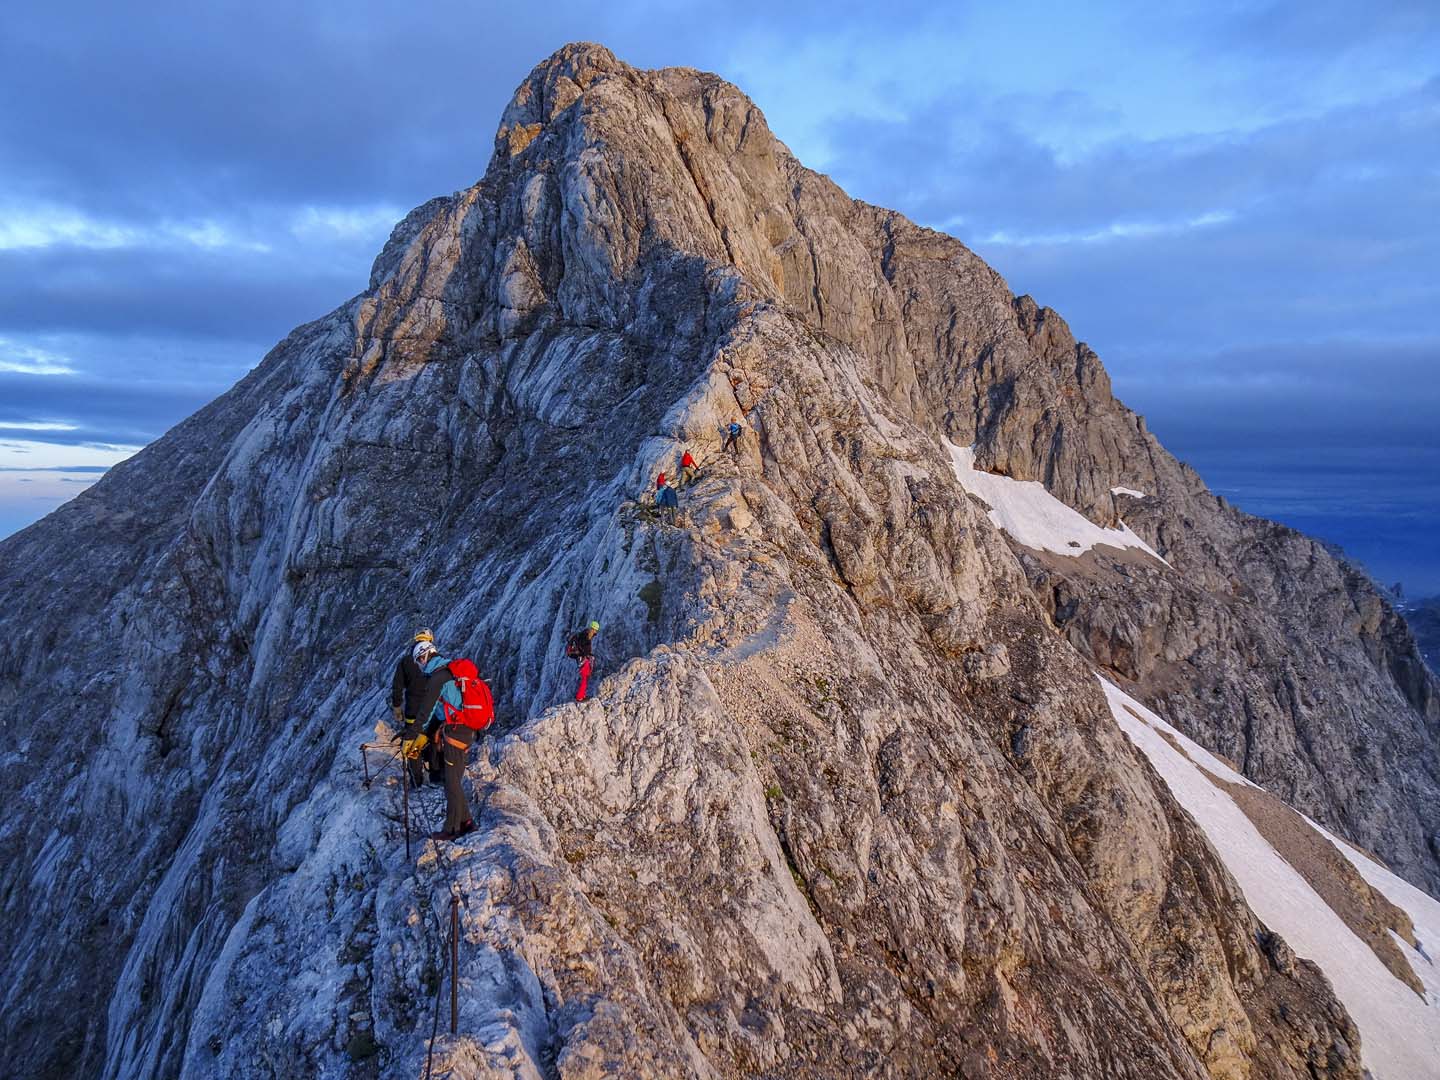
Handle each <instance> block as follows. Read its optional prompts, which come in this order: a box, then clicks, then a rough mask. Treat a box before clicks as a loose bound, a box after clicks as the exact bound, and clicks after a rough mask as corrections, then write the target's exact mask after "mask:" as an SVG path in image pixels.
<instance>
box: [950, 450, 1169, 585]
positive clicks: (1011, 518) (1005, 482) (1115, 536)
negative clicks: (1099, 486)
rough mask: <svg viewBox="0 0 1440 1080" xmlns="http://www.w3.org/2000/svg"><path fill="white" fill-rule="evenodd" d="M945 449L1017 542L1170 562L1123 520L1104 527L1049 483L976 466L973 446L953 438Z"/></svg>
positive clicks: (1063, 551) (964, 483)
mask: <svg viewBox="0 0 1440 1080" xmlns="http://www.w3.org/2000/svg"><path fill="white" fill-rule="evenodd" d="M945 447H946V449H947V450H949V451H950V461H951V463H952V464H953V465H954V467H955V479H957V480H959V481H960V486H961V487H963V488H964V489H965V490H966V491H968V492H969V493H970V494H971V495H975V496H977V497H978V498H979V499H981V500H982V501H983V502H984V503H985V505H986V506H988V507H990V520H991V521H993V522H994V523H995V524H996V525H998V526H999V527H1000V528H1001V529H1003V530H1004V531H1005V532H1006V533H1007V534H1008V535H1009V536H1010V538H1011V539H1013V540H1014V541H1015V542H1016V543H1018V544H1023V545H1024V546H1025V547H1028V548H1034V549H1036V550H1037V551H1053V552H1055V553H1056V554H1057V555H1081V554H1084V553H1085V552H1087V551H1089V550H1090V549H1091V548H1093V547H1095V546H1096V545H1097V544H1108V545H1109V546H1110V547H1116V548H1139V549H1140V550H1141V551H1144V552H1147V553H1148V554H1150V555H1153V556H1154V557H1155V558H1157V559H1160V561H1161V562H1165V560H1164V559H1161V558H1160V556H1159V555H1158V554H1156V552H1155V550H1154V549H1153V548H1151V547H1150V545H1149V544H1147V543H1145V541H1144V540H1141V539H1140V537H1138V536H1136V535H1135V533H1134V532H1132V531H1131V529H1130V526H1128V525H1126V524H1124V523H1123V522H1122V523H1121V525H1120V527H1119V528H1118V529H1105V528H1101V527H1100V526H1099V525H1096V524H1095V523H1094V522H1093V521H1091V520H1090V519H1089V518H1087V517H1086V516H1085V515H1084V514H1082V513H1080V512H1079V511H1078V510H1073V509H1071V508H1070V507H1069V506H1066V505H1065V504H1064V503H1063V502H1061V501H1060V500H1059V499H1057V498H1055V496H1054V495H1051V494H1050V492H1048V491H1046V490H1045V485H1044V484H1041V483H1039V482H1038V481H1035V480H1012V479H1011V478H1010V477H1008V476H997V475H996V474H995V473H987V472H981V471H980V470H978V469H976V468H975V451H974V449H973V448H972V447H968V446H956V445H955V444H954V443H952V442H950V441H948V440H946V442H945ZM1165 565H1166V566H1169V565H1170V564H1169V563H1165Z"/></svg>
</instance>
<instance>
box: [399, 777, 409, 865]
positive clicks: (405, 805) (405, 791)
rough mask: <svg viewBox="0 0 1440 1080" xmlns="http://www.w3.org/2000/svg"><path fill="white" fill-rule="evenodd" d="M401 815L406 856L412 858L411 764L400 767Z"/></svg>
mask: <svg viewBox="0 0 1440 1080" xmlns="http://www.w3.org/2000/svg"><path fill="white" fill-rule="evenodd" d="M400 815H401V816H402V817H403V818H404V819H405V858H406V859H407V860H408V859H409V858H410V766H409V762H408V760H407V762H406V763H405V764H403V765H402V766H401V767H400Z"/></svg>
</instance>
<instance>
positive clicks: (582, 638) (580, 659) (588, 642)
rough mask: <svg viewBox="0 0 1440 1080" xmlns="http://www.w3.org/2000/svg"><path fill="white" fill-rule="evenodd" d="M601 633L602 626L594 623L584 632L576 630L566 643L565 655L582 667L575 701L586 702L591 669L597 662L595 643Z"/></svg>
mask: <svg viewBox="0 0 1440 1080" xmlns="http://www.w3.org/2000/svg"><path fill="white" fill-rule="evenodd" d="M599 632H600V624H599V623H598V622H592V623H591V624H590V625H589V626H587V627H585V629H583V630H576V631H575V633H573V634H571V635H570V640H569V641H567V642H565V655H566V656H568V657H569V658H570V659H571V660H574V661H575V662H576V663H577V664H578V665H579V666H580V686H579V688H578V689H577V690H576V691H575V700H576V701H584V700H585V690H586V688H587V687H588V686H589V685H590V668H591V667H592V666H593V664H594V662H595V650H594V648H593V642H594V641H595V635H596V634H598V633H599Z"/></svg>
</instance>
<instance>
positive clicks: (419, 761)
mask: <svg viewBox="0 0 1440 1080" xmlns="http://www.w3.org/2000/svg"><path fill="white" fill-rule="evenodd" d="M419 734H420V725H419V724H417V723H415V721H414V720H406V721H405V731H404V733H403V734H402V735H401V736H400V739H401V742H400V746H401V749H402V752H404V753H405V772H406V773H407V774H408V775H409V777H410V787H411V788H412V789H413V788H418V787H419V786H420V785H422V784H423V783H425V762H424V760H423V755H424V753H425V751H423V750H422V751H420V753H419V754H416V755H415V756H414V757H411V756H410V754H409V746H410V740H412V739H414V738H415V737H417V736H418V735H419Z"/></svg>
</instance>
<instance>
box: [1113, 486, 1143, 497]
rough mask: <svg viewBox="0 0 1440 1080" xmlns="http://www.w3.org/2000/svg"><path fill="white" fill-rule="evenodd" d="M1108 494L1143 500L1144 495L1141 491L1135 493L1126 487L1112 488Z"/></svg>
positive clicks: (1132, 489)
mask: <svg viewBox="0 0 1440 1080" xmlns="http://www.w3.org/2000/svg"><path fill="white" fill-rule="evenodd" d="M1110 494H1111V495H1129V496H1130V497H1131V498H1132V499H1143V498H1145V493H1144V492H1143V491H1136V490H1135V489H1134V488H1127V487H1113V488H1111V489H1110Z"/></svg>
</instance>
